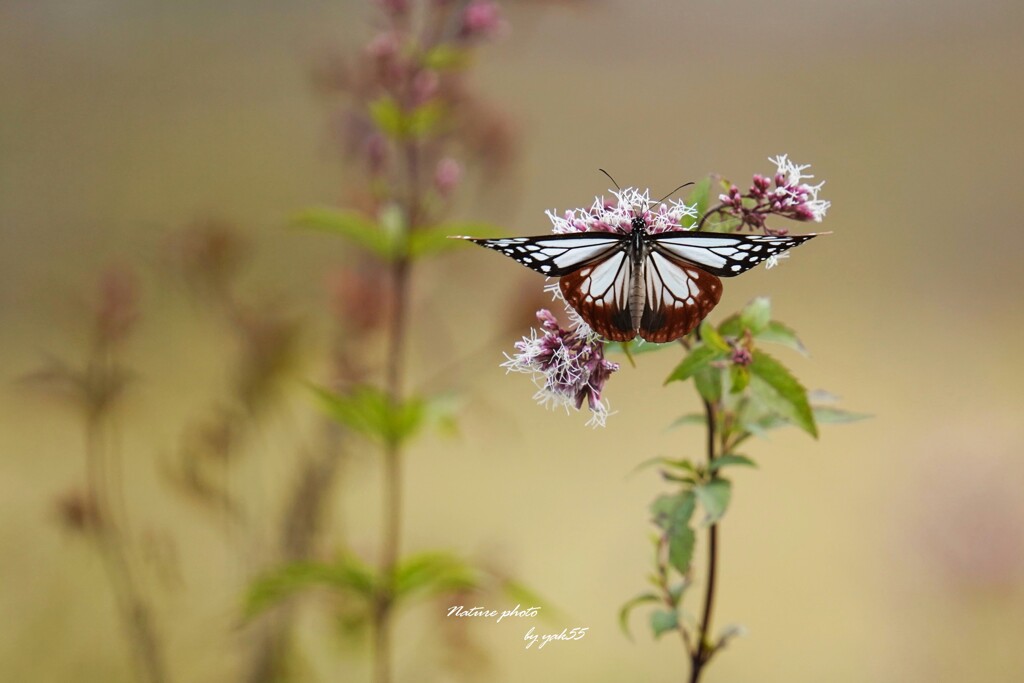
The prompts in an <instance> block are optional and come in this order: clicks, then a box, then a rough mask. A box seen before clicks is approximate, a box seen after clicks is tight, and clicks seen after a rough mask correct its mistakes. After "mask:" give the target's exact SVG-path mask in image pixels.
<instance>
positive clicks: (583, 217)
mask: <svg viewBox="0 0 1024 683" xmlns="http://www.w3.org/2000/svg"><path fill="white" fill-rule="evenodd" d="M611 193H612V195H614V196H615V199H616V201H615V202H606V201H605V199H604V197H596V198H595V199H594V203H593V205H591V207H590V208H589V209H575V210H571V211H566V212H565V214H564V215H562V216H559V215H557V214H556V213H555V212H554V211H548V212H547V215H548V218H550V219H551V224H552V228H551V230H552V232H554V233H557V234H567V233H574V232H629V231H630V230H631V229H632V222H633V219H634V218H635V217H636V216H642V217H643V218H644V222H645V223H646V226H647V231H648V232H651V233H658V232H667V231H671V230H682V229H683V227H682V221H683V218H686V217H689V218H692V219H694V220H696V218H697V206H696V205H695V204H694V205H690V204H686V203H685V202H682V201H678V200H667V201H663V202H660V203H658V205H657V206H656V207H654V208H653V210H652V208H651V193H650V190H644V191H643V192H641V191H640V190H638V189H636V188H633V187H627V188H625V189H623V190H618V191H614V190H612V191H611Z"/></svg>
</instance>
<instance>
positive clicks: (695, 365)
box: [665, 344, 724, 384]
mask: <svg viewBox="0 0 1024 683" xmlns="http://www.w3.org/2000/svg"><path fill="white" fill-rule="evenodd" d="M723 355H724V354H723V353H722V351H720V350H718V349H714V348H712V347H711V346H708V345H705V344H701V345H699V346H695V347H694V348H693V350H692V351H690V353H689V354H687V356H686V358H684V359H683V360H682V362H681V363H679V365H677V366H676V368H675V370H673V371H672V373H671V374H670V375H669V376H668V379H666V380H665V384H668V383H669V382H682V381H685V380H687V379H689V378H690V377H691V376H693V375H694V373H696V372H698V371H700V370H701V369H703V368H705V367H707V365H708V363H710V362H711V361H713V360H718V359H719V358H721V357H722V356H723Z"/></svg>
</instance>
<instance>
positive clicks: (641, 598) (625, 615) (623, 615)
mask: <svg viewBox="0 0 1024 683" xmlns="http://www.w3.org/2000/svg"><path fill="white" fill-rule="evenodd" d="M660 601H661V598H659V597H658V596H657V595H656V594H654V593H641V594H640V595H638V596H636V597H635V598H633V599H632V600H629V601H628V602H627V603H626V604H624V605H623V606H622V607H621V608H620V609H619V628H620V629H622V632H623V633H624V634H625V636H626V637H627V638H629V639H630V640H633V635H632V634H631V633H630V632H629V615H630V614H631V613H632V612H633V610H634V609H635V608H636V607H638V606H640V605H643V604H645V603H648V602H660Z"/></svg>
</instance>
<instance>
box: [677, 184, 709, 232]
mask: <svg viewBox="0 0 1024 683" xmlns="http://www.w3.org/2000/svg"><path fill="white" fill-rule="evenodd" d="M710 195H711V178H710V177H708V178H704V179H702V180H699V181H697V184H696V185H694V186H693V189H692V190H690V194H689V195H688V196H687V197H686V203H687V204H691V205H694V206H696V208H697V216H696V217H693V216H683V220H682V222H681V225H682V226H683V228H684V229H686V230H692V229H693V227H694V226H695V225H697V223H699V222H700V219H701V217H703V216H704V213H705V212H706V211H707V210H708V204H709V198H710Z"/></svg>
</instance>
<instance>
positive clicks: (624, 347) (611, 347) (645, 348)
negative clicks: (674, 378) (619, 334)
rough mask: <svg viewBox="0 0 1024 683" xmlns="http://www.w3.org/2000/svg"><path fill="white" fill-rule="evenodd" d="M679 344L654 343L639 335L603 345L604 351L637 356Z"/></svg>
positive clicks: (676, 346)
mask: <svg viewBox="0 0 1024 683" xmlns="http://www.w3.org/2000/svg"><path fill="white" fill-rule="evenodd" d="M678 347H679V345H678V344H676V343H675V342H672V343H669V344H655V343H654V342H649V341H644V340H643V339H641V338H640V337H637V338H636V339H633V340H632V341H628V342H609V343H607V344H605V345H604V350H605V353H608V352H611V353H625V354H627V355H630V356H639V355H640V354H642V353H653V352H655V351H663V350H665V349H667V348H678Z"/></svg>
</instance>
